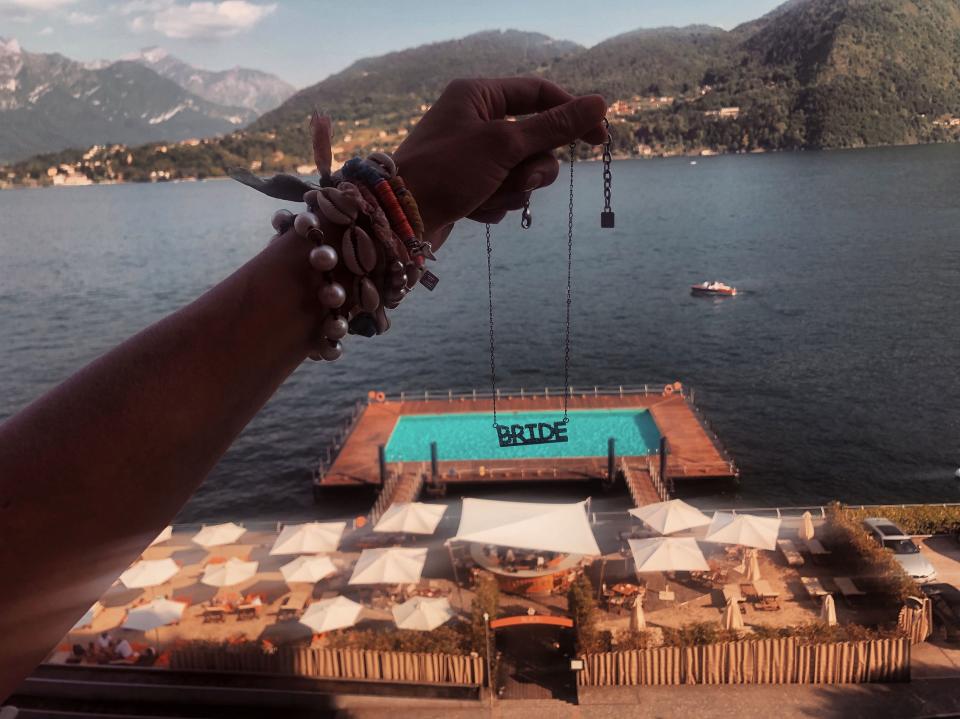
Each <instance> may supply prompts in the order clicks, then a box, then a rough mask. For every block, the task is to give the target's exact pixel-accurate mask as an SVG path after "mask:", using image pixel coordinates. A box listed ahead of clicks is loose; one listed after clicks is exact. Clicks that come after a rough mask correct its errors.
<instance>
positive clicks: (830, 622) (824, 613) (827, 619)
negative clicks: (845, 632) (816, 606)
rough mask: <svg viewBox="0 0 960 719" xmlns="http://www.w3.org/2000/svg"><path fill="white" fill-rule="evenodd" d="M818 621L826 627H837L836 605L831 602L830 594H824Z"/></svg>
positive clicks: (831, 596)
mask: <svg viewBox="0 0 960 719" xmlns="http://www.w3.org/2000/svg"><path fill="white" fill-rule="evenodd" d="M820 621H821V622H823V623H824V624H826V625H827V626H828V627H835V626H837V605H836V604H835V603H834V601H833V595H832V594H825V595H824V597H823V604H822V605H821V607H820Z"/></svg>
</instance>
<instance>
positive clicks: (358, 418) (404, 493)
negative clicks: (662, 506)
mask: <svg viewBox="0 0 960 719" xmlns="http://www.w3.org/2000/svg"><path fill="white" fill-rule="evenodd" d="M497 397H498V399H497V409H498V411H500V412H503V413H507V412H543V411H551V412H559V411H561V410H562V407H563V390H562V389H549V388H547V389H544V390H543V391H534V392H531V391H528V390H523V389H521V390H517V391H503V392H500V391H498V394H497ZM569 409H570V411H577V410H601V411H602V410H638V411H647V412H649V415H650V417H651V419H652V420H653V423H654V424H655V426H656V430H657V432H659V435H660V437H661V438H662V441H661V442H660V444H659V446H657V447H652V448H650V452H649V453H647V454H644V455H639V456H636V455H634V456H630V455H626V456H617V457H616V467H617V473H618V474H620V475H622V476H623V478H624V479H625V481H626V483H627V486H628V489H629V490H630V493H631V496H632V497H633V500H634V503H635V504H636V505H637V506H640V505H642V504H647V503H650V502H656V501H658V500H663V499H666V498H667V497H668V496H669V493H670V488H671V487H672V486H673V484H674V483H675V482H683V481H691V480H708V481H730V480H733V479H735V478H736V477H738V476H739V470H738V469H737V467H736V465H735V463H734V462H733V460H732V459H731V458H730V456H729V455H728V454H727V452H726V450H725V449H724V448H723V446H722V445H721V443H720V440H719V439H718V437H717V436H716V434H715V433H714V432H713V430H712V429H711V428H710V427H709V424H708V423H707V421H706V419H705V418H704V417H703V415H702V413H701V412H700V411H699V410H698V409H697V408H696V405H695V404H694V396H693V392H692V390H690V389H689V388H686V387H684V386H683V385H681V384H680V383H679V382H676V383H673V384H671V385H665V386H664V385H644V386H642V387H633V388H629V387H617V388H598V387H593V388H589V389H577V388H571V396H570V400H569ZM492 410H493V402H492V397H491V395H490V394H489V393H482V392H477V391H476V390H474V391H472V392H460V393H457V392H453V391H448V392H446V393H440V394H437V393H432V394H431V393H430V392H424V393H422V394H418V395H413V394H406V393H402V394H400V395H397V396H387V395H384V394H382V393H379V394H378V393H375V392H371V393H370V397H368V400H367V403H366V404H365V405H360V404H358V405H357V408H356V410H355V412H354V414H353V416H352V417H351V419H350V421H348V422H347V424H346V425H345V427H344V428H343V429H342V431H341V432H339V433H338V434H337V436H336V437H335V439H334V441H333V444H332V446H331V447H330V448H329V449H328V450H327V452H326V456H325V457H324V458H322V459H321V461H320V464H319V467H318V469H317V472H316V475H315V478H314V491H315V493H316V494H317V495H318V496H319V495H321V494H322V493H324V492H328V491H338V490H344V489H347V490H349V489H363V488H367V489H371V490H377V491H381V498H380V502H379V511H382V510H384V509H386V507H387V506H389V504H391V503H392V502H394V501H412V500H414V499H416V498H417V497H418V496H419V494H420V492H421V490H422V488H423V486H424V484H426V485H427V486H428V488H429V489H430V490H431V491H434V492H438V493H442V492H443V491H444V488H445V486H446V485H449V484H467V485H469V484H491V483H517V482H567V481H580V482H582V481H589V480H592V479H607V480H609V477H608V462H609V460H608V457H607V456H606V453H605V449H606V447H605V446H604V447H603V449H601V450H600V451H599V452H596V453H595V454H594V456H585V457H565V456H562V455H560V454H559V453H557V455H556V456H539V457H536V458H522V459H498V458H496V456H490V457H479V458H475V459H446V458H445V457H444V448H443V447H442V446H440V447H438V449H437V454H438V456H437V460H436V462H435V463H434V464H432V463H431V462H429V461H416V462H390V461H386V462H385V463H384V464H383V465H381V452H383V453H384V459H387V457H386V448H387V446H388V444H389V442H390V439H391V436H392V435H393V433H394V430H395V428H396V427H397V424H398V422H399V421H400V419H401V418H403V417H407V416H412V415H455V414H461V413H491V412H492ZM664 451H665V457H664V456H662V453H663V452H664Z"/></svg>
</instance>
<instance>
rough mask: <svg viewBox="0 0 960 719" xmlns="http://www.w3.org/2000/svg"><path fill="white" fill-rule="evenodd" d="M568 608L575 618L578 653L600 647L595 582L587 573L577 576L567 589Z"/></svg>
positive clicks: (584, 652) (595, 649)
mask: <svg viewBox="0 0 960 719" xmlns="http://www.w3.org/2000/svg"><path fill="white" fill-rule="evenodd" d="M567 609H568V611H569V612H570V616H571V618H572V619H573V624H574V631H575V632H576V636H577V653H579V654H587V653H589V652H595V651H598V649H599V644H600V632H599V630H598V628H597V619H598V617H597V600H596V599H595V598H594V589H593V584H591V583H590V580H589V579H588V578H587V576H586V575H585V574H581V575H580V576H579V577H577V578H576V579H575V580H574V581H573V583H571V584H570V589H569V590H568V591H567Z"/></svg>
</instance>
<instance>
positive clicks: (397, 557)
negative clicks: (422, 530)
mask: <svg viewBox="0 0 960 719" xmlns="http://www.w3.org/2000/svg"><path fill="white" fill-rule="evenodd" d="M426 561H427V548H426V547H387V548H379V549H364V550H363V551H362V552H361V553H360V558H359V559H358V560H357V564H356V566H355V567H354V568H353V574H352V575H351V576H350V582H349V583H350V584H415V583H416V582H419V581H420V575H421V574H422V573H423V565H424V564H425V563H426Z"/></svg>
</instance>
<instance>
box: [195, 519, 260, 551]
mask: <svg viewBox="0 0 960 719" xmlns="http://www.w3.org/2000/svg"><path fill="white" fill-rule="evenodd" d="M246 531H247V530H246V529H244V528H243V527H241V526H240V525H239V524H234V523H233V522H227V523H225V524H212V525H210V526H209V527H204V528H203V529H201V530H200V531H199V532H197V533H196V534H195V535H193V541H194V542H196V543H197V544H199V545H200V546H202V547H219V546H220V545H221V544H233V543H234V542H236V541H237V540H238V539H240V535H242V534H243V533H244V532H246Z"/></svg>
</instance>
